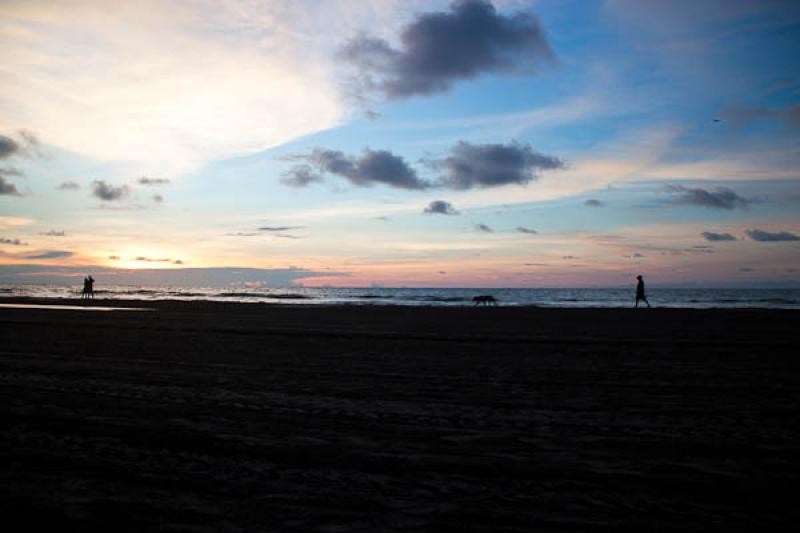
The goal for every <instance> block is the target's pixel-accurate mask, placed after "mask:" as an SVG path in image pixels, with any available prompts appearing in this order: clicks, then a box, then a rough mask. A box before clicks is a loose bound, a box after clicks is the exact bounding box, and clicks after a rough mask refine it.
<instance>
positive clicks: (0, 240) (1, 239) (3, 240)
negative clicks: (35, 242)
mask: <svg viewBox="0 0 800 533" xmlns="http://www.w3.org/2000/svg"><path fill="white" fill-rule="evenodd" d="M0 244H10V245H11V246H28V243H27V242H22V241H21V240H19V239H7V238H5V237H0Z"/></svg>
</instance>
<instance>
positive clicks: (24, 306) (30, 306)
mask: <svg viewBox="0 0 800 533" xmlns="http://www.w3.org/2000/svg"><path fill="white" fill-rule="evenodd" d="M0 307H10V308H12V309H63V310H68V311H155V309H148V308H146V307H103V306H100V305H88V306H83V305H40V304H0Z"/></svg>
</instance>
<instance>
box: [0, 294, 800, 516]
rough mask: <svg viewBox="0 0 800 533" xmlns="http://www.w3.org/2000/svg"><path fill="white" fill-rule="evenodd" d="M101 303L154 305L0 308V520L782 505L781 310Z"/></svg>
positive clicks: (792, 476) (785, 337) (795, 340)
mask: <svg viewBox="0 0 800 533" xmlns="http://www.w3.org/2000/svg"><path fill="white" fill-rule="evenodd" d="M13 302H14V300H12V299H5V300H3V303H13ZM20 302H21V303H28V304H31V303H34V304H48V303H59V304H62V305H64V304H69V305H85V306H92V305H96V306H109V305H110V304H109V302H104V301H102V300H97V301H94V302H88V303H81V302H80V301H63V300H61V301H58V302H55V301H53V302H48V301H46V300H44V301H36V300H21V301H20ZM113 306H115V307H116V306H123V307H125V306H127V307H145V308H149V309H151V310H150V311H126V312H117V311H97V312H86V311H82V310H73V309H40V308H2V309H0V369H1V370H2V371H1V372H0V382H1V383H2V385H0V391H1V393H2V402H1V406H0V411H1V412H2V417H0V420H2V437H1V438H0V446H2V453H3V456H4V459H3V463H2V464H3V466H2V474H1V475H0V494H2V507H1V509H2V512H3V516H4V521H6V522H9V521H11V520H18V521H21V523H24V524H26V525H27V526H26V529H31V530H33V529H35V528H36V527H37V526H38V527H43V528H45V530H50V531H82V532H83V531H131V532H133V531H137V532H142V531H208V532H211V531H214V532H239V531H297V532H314V531H329V532H334V531H364V532H369V531H397V532H400V531H412V530H421V531H487V532H489V531H492V532H495V531H520V532H522V531H608V530H614V531H709V530H717V531H731V530H785V529H788V528H789V527H791V526H792V525H794V524H796V522H797V520H798V519H799V518H800V508H798V507H797V505H796V498H795V497H794V496H792V489H794V488H796V486H797V484H798V481H800V469H798V466H797V457H798V456H800V439H798V425H797V423H798V420H800V359H798V357H797V355H796V354H797V349H798V347H800V342H799V341H800V339H799V337H800V335H799V334H798V328H797V324H798V314H797V312H795V311H775V310H771V311H768V310H748V309H741V310H725V311H723V310H677V309H649V310H647V309H640V310H633V309H542V308H504V307H499V308H407V307H378V306H358V307H357V306H350V307H326V306H280V305H278V306H270V305H263V304H218V303H198V302H189V303H185V302H184V303H182V302H146V303H143V302H135V301H130V302H125V301H115V302H113Z"/></svg>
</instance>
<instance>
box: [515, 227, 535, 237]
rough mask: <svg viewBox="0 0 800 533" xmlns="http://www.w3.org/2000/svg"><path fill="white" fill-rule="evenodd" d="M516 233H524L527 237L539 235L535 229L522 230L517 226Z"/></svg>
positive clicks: (522, 228)
mask: <svg viewBox="0 0 800 533" xmlns="http://www.w3.org/2000/svg"><path fill="white" fill-rule="evenodd" d="M517 231H518V232H519V233H526V234H528V235H538V234H539V232H538V231H536V230H535V229H531V228H524V227H522V226H519V227H518V228H517Z"/></svg>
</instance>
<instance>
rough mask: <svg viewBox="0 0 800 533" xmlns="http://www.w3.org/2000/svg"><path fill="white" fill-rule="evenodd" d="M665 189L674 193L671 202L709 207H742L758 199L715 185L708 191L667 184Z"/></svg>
mask: <svg viewBox="0 0 800 533" xmlns="http://www.w3.org/2000/svg"><path fill="white" fill-rule="evenodd" d="M666 191H667V192H668V193H671V194H674V195H676V197H675V198H673V199H672V200H671V203H673V204H677V205H695V206H698V207H708V208H711V209H737V208H738V209H742V208H745V207H749V206H750V205H752V204H753V203H756V202H757V201H758V200H756V199H753V198H745V197H743V196H740V195H738V194H736V193H735V192H734V191H732V190H731V189H728V188H726V187H717V188H716V189H714V190H712V191H708V190H706V189H702V188H700V187H697V188H689V187H684V186H683V185H668V186H667V188H666Z"/></svg>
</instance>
